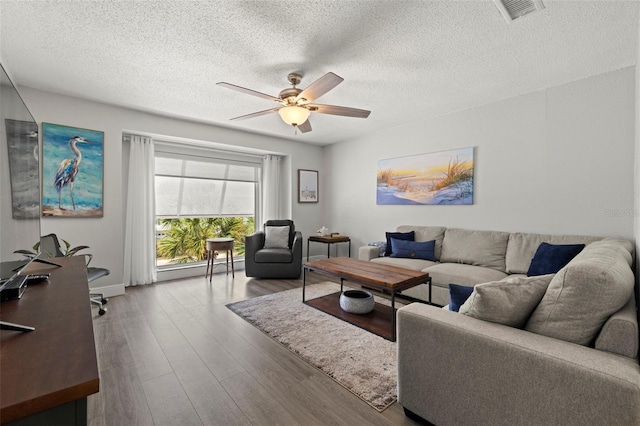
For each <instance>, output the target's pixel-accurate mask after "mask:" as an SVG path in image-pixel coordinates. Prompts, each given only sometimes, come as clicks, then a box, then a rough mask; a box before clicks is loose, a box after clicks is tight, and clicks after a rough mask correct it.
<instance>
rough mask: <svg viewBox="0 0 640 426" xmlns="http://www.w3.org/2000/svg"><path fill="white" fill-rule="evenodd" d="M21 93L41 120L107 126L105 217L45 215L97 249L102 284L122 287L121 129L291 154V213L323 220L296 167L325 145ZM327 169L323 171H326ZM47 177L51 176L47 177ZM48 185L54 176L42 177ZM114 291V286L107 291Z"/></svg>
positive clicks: (305, 223) (76, 241)
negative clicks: (304, 197)
mask: <svg viewBox="0 0 640 426" xmlns="http://www.w3.org/2000/svg"><path fill="white" fill-rule="evenodd" d="M19 90H20V93H21V94H22V96H23V97H24V99H25V102H26V104H27V105H28V106H29V108H30V109H31V112H32V113H33V115H34V116H35V118H36V121H38V123H39V124H41V123H42V122H47V123H55V124H63V125H67V126H73V127H81V128H87V129H92V130H101V131H104V134H105V141H104V159H105V160H104V161H105V166H104V167H105V170H104V176H105V182H104V217H102V218H82V219H74V218H43V219H42V225H41V227H42V233H43V234H47V233H50V232H55V233H57V234H58V235H59V236H60V237H61V238H64V239H66V240H68V241H69V242H70V243H71V244H72V245H80V244H86V245H88V246H90V247H91V248H90V250H88V252H91V253H92V254H93V255H94V260H93V262H94V264H95V265H96V266H97V265H99V266H104V267H106V268H109V269H110V270H111V275H110V276H109V277H106V278H102V279H100V280H99V281H96V282H95V283H94V284H95V285H96V286H101V287H111V290H112V291H116V290H114V289H120V291H121V289H122V276H123V257H122V256H123V245H124V208H125V202H126V194H124V190H126V186H125V187H124V190H123V186H124V184H125V183H126V176H125V173H126V169H127V167H126V161H123V159H126V158H127V155H128V153H126V152H124V151H123V142H122V133H123V131H128V132H140V133H144V134H149V133H151V134H160V135H166V136H169V137H176V138H186V139H193V140H199V141H208V142H213V143H220V144H227V145H233V146H239V147H245V148H251V149H258V150H262V151H268V152H274V153H280V154H286V155H288V156H289V159H288V163H287V164H288V174H289V176H288V178H287V181H288V184H289V185H288V186H287V187H286V188H285V193H286V194H288V196H289V197H290V202H289V203H287V205H290V206H291V208H290V209H291V218H292V219H293V220H294V221H295V222H296V229H298V230H300V231H301V232H302V233H303V235H305V236H307V235H309V234H310V233H313V232H315V230H316V229H317V227H318V225H317V224H318V222H320V221H321V219H320V214H321V211H322V202H321V203H319V204H298V202H297V196H296V194H297V192H296V191H297V189H296V185H297V181H296V179H297V169H313V170H320V168H321V166H322V148H321V147H319V146H316V145H310V144H305V143H302V142H296V141H291V140H286V139H279V138H275V137H269V136H263V135H257V134H252V133H245V132H240V131H236V130H232V129H228V128H221V127H215V126H211V125H207V124H203V123H196V122H190V121H186V120H180V119H175V118H167V117H162V116H158V115H154V114H148V113H143V112H139V111H134V110H130V109H126V108H119V107H114V106H111V105H105V104H101V103H96V102H90V101H85V100H81V99H78V98H72V97H67V96H61V95H57V94H53V93H49V92H43V91H39V90H35V89H31V88H27V87H20V88H19ZM321 173H322V172H321ZM45 179H46V178H45ZM43 184H44V185H47V184H49V182H46V181H45V182H43ZM107 293H109V291H107Z"/></svg>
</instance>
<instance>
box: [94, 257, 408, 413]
mask: <svg viewBox="0 0 640 426" xmlns="http://www.w3.org/2000/svg"><path fill="white" fill-rule="evenodd" d="M307 279H308V280H309V282H319V281H325V280H326V277H323V276H320V275H317V274H313V273H312V274H309V275H308V276H307ZM301 285H302V283H301V281H300V280H257V279H248V278H246V276H245V275H244V271H242V270H241V271H237V272H236V277H235V278H234V279H232V278H231V275H228V276H227V275H225V274H224V273H217V274H215V275H214V277H213V282H211V283H209V280H208V279H205V278H204V277H196V278H191V279H185V280H175V281H169V282H162V283H158V284H154V285H148V286H138V287H128V288H127V289H126V295H124V296H118V297H113V298H111V299H110V300H109V304H108V305H107V307H108V312H107V314H106V315H104V316H98V312H97V308H93V314H94V329H95V337H96V347H97V351H98V366H99V369H100V393H98V394H96V395H92V396H91V397H89V409H88V411H89V424H90V425H92V426H102V425H118V426H129V425H178V426H186V425H203V424H204V425H350V426H353V425H415V424H416V423H414V422H412V421H411V420H409V419H407V418H406V417H405V416H404V413H403V411H402V407H401V406H399V405H398V404H397V403H396V404H394V405H392V406H391V407H389V408H388V409H386V410H385V411H384V412H382V413H378V412H377V411H376V410H374V409H373V408H371V407H370V406H368V405H367V404H365V403H364V402H363V401H361V400H360V399H359V398H357V397H356V396H355V395H353V394H352V393H350V392H349V391H347V390H346V389H344V388H343V387H341V386H340V385H338V384H337V383H336V382H334V381H333V380H332V379H330V378H329V377H327V376H326V375H325V374H323V373H321V372H320V371H319V370H317V369H315V368H314V367H312V366H310V365H309V364H307V363H306V362H304V361H302V360H301V359H300V358H298V357H297V356H296V355H294V354H293V353H291V352H290V351H289V350H287V349H285V348H284V347H283V346H281V345H280V344H279V343H277V342H275V341H274V340H272V339H271V338H269V337H267V336H266V335H265V334H263V333H262V332H260V331H259V330H258V329H256V328H255V327H253V326H252V325H250V324H249V323H247V322H246V321H244V320H243V319H242V318H240V317H238V316H237V315H235V314H234V313H233V312H231V311H230V310H229V309H227V308H226V306H225V304H227V303H229V302H233V301H238V300H243V299H246V298H251V297H256V296H261V295H264V294H269V293H274V292H278V291H283V290H288V289H291V288H295V287H300V286H301ZM363 350H366V349H363Z"/></svg>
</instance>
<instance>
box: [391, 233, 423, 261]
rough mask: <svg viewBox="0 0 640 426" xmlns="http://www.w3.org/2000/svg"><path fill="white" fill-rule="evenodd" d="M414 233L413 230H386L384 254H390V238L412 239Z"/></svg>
mask: <svg viewBox="0 0 640 426" xmlns="http://www.w3.org/2000/svg"><path fill="white" fill-rule="evenodd" d="M415 235H416V233H415V232H413V231H410V232H387V233H386V236H387V247H386V248H385V251H384V255H385V256H391V238H395V239H396V240H406V241H413V240H414V238H415Z"/></svg>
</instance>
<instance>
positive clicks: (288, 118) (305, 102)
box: [218, 72, 371, 133]
mask: <svg viewBox="0 0 640 426" xmlns="http://www.w3.org/2000/svg"><path fill="white" fill-rule="evenodd" d="M287 78H288V80H289V83H291V84H292V85H293V87H288V88H286V89H283V90H282V91H281V92H280V93H279V94H278V97H275V96H271V95H267V94H265V93H261V92H256V91H255V90H251V89H247V88H245V87H241V86H236V85H235V84H231V83H225V82H220V83H218V85H219V86H222V87H227V88H229V89H232V90H237V91H238V92H243V93H247V94H249V95H253V96H257V97H259V98H264V99H269V100H272V101H275V102H277V103H279V104H280V105H281V106H278V107H275V108H271V109H267V110H264V111H258V112H254V113H252V114H247V115H241V116H239V117H234V118H232V119H231V120H246V119H247V118H253V117H259V116H261V115H266V114H271V113H274V112H276V111H277V112H278V114H280V117H281V118H282V120H283V121H284V122H285V123H287V124H289V125H291V126H293V127H296V128H298V129H300V131H301V132H302V133H307V132H310V131H311V124H310V123H309V115H310V114H311V113H312V112H317V113H320V114H332V115H342V116H345V117H357V118H367V117H369V114H370V113H371V111H367V110H364V109H357V108H349V107H343V106H335V105H321V104H314V103H311V102H313V101H314V100H316V99H318V98H319V97H320V96H322V95H324V94H325V93H327V92H328V91H329V90H331V89H333V88H334V87H336V86H337V85H338V84H340V83H342V81H343V80H344V79H343V78H342V77H340V76H338V75H336V74H334V73H332V72H328V73H326V74H325V75H323V76H322V77H320V78H319V79H317V80H316V81H314V82H313V83H311V85H309V87H307V88H306V89H304V90H302V89H299V88H297V87H296V86H297V85H298V84H300V81H301V80H302V76H301V75H300V74H296V73H290V74H289V75H288V76H287Z"/></svg>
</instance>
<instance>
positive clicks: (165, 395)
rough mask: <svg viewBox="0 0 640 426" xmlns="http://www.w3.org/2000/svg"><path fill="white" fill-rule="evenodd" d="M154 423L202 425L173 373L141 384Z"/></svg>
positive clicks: (181, 425)
mask: <svg viewBox="0 0 640 426" xmlns="http://www.w3.org/2000/svg"><path fill="white" fill-rule="evenodd" d="M142 386H143V388H144V393H145V395H146V397H147V402H148V404H149V408H150V409H151V415H152V417H153V422H154V424H155V425H158V426H160V425H167V426H172V425H180V426H191V425H203V424H204V423H203V422H202V421H201V420H200V416H198V413H197V412H196V410H195V408H194V407H193V405H192V404H191V401H190V400H189V398H188V397H187V394H186V393H185V391H184V389H183V388H182V386H181V384H180V382H179V381H178V378H177V377H176V376H175V375H174V374H173V373H171V374H167V375H166V376H162V377H157V378H155V379H151V380H147V381H146V382H144V383H143V384H142Z"/></svg>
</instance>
